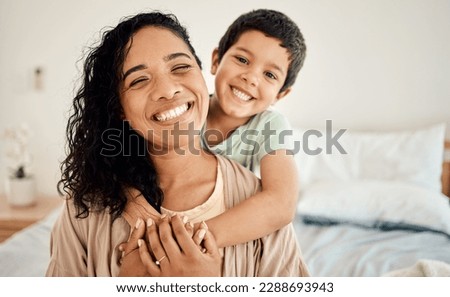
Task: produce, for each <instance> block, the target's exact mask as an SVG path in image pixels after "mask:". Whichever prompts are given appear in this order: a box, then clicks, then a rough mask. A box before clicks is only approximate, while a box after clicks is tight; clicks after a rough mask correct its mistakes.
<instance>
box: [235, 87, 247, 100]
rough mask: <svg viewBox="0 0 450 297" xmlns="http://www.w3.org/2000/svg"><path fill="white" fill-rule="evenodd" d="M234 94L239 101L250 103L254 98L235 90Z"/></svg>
mask: <svg viewBox="0 0 450 297" xmlns="http://www.w3.org/2000/svg"><path fill="white" fill-rule="evenodd" d="M233 94H234V95H236V97H238V98H239V99H241V100H243V101H248V100H250V99H252V96H250V95H247V94H245V93H244V92H241V91H239V90H238V89H235V88H233Z"/></svg>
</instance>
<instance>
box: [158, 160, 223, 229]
mask: <svg viewBox="0 0 450 297" xmlns="http://www.w3.org/2000/svg"><path fill="white" fill-rule="evenodd" d="M225 210H226V208H225V200H224V194H223V177H222V170H221V169H220V165H219V163H217V175H216V185H215V187H214V191H213V192H212V194H211V196H210V197H209V198H208V200H206V201H205V202H204V203H202V204H200V205H198V206H196V207H194V208H192V209H188V210H185V211H172V210H170V209H166V208H164V207H161V213H166V214H168V215H172V214H175V213H177V214H179V215H180V216H187V217H188V219H189V221H190V222H192V223H199V222H201V221H207V220H209V219H210V218H213V217H215V216H218V215H219V214H221V213H223V212H225Z"/></svg>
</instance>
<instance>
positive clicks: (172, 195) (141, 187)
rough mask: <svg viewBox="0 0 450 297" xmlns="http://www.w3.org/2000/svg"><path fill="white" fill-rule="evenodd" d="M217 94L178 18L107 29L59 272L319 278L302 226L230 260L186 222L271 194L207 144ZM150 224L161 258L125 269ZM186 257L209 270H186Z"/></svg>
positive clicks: (83, 106)
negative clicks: (206, 127) (301, 240)
mask: <svg viewBox="0 0 450 297" xmlns="http://www.w3.org/2000/svg"><path fill="white" fill-rule="evenodd" d="M208 98H209V96H208V91H207V88H206V84H205V81H204V79H203V76H202V73H201V66H200V61H199V59H198V58H197V56H196V54H195V51H194V49H193V48H192V46H191V45H190V43H189V38H188V35H187V32H186V31H185V29H184V28H183V27H182V26H181V25H180V24H179V23H178V21H177V19H176V18H175V17H174V16H173V15H166V14H162V13H158V12H154V13H147V14H139V15H136V16H134V17H132V18H129V19H127V20H125V21H123V22H121V23H120V24H119V25H118V26H117V27H116V28H114V29H112V30H110V31H109V32H107V33H106V34H105V35H104V36H103V40H102V43H101V44H100V45H99V46H98V47H97V48H95V49H94V50H93V51H92V52H91V53H90V55H89V56H88V57H87V60H86V62H85V67H84V81H83V85H82V86H81V88H80V90H79V92H78V93H77V96H76V97H75V99H74V104H73V107H74V114H73V115H72V116H71V118H70V119H69V124H68V127H67V135H68V145H69V155H68V157H67V158H66V160H65V161H64V163H63V178H62V180H61V182H60V186H62V187H63V189H64V191H66V193H67V194H68V196H69V197H70V199H69V200H68V201H67V203H66V208H65V209H64V211H63V213H62V214H61V216H60V218H59V220H58V221H57V223H56V225H55V227H54V230H53V232H52V258H51V262H50V265H49V268H48V271H47V275H55V276H59V275H92V276H94V275H98V276H116V275H127V274H129V273H131V274H134V275H141V274H144V273H149V275H152V276H160V275H217V274H220V275H223V276H300V275H305V274H307V272H306V267H305V266H304V264H303V261H302V259H301V254H300V250H299V249H298V246H297V244H296V240H295V236H294V232H293V229H292V226H291V225H290V226H288V227H286V228H283V229H281V230H280V231H278V232H275V233H273V234H270V235H268V236H266V237H264V238H261V239H258V240H255V241H252V242H249V243H246V244H242V245H236V246H232V247H226V248H224V249H223V250H221V256H219V253H218V250H217V247H216V246H215V243H214V239H213V238H212V236H211V234H210V233H209V232H208V231H207V230H205V231H204V232H203V233H202V234H201V235H204V236H205V239H206V243H205V248H206V252H205V253H203V252H202V251H201V249H199V248H197V247H196V245H195V243H194V241H193V240H192V239H191V238H190V235H191V234H192V230H190V228H191V227H190V225H189V224H186V225H185V226H186V228H181V227H182V226H183V222H185V220H184V221H182V220H181V217H183V218H185V217H188V218H189V219H190V220H191V221H193V222H199V221H201V220H205V219H207V218H209V217H212V216H215V215H217V214H219V213H220V212H223V211H224V210H225V209H227V208H230V207H233V205H235V204H237V203H238V202H240V201H241V200H242V199H245V198H246V197H250V196H251V195H253V194H254V193H256V192H257V191H259V189H260V184H259V180H258V179H257V178H256V177H255V176H254V175H253V174H252V173H250V172H249V171H247V170H246V169H244V168H243V167H241V166H240V165H238V164H236V163H234V162H231V161H229V160H227V159H224V158H223V157H216V156H213V155H211V154H209V153H207V152H205V151H204V150H203V149H202V148H201V146H200V137H199V132H200V128H201V127H202V125H203V124H204V122H205V119H206V115H207V112H208V100H209V99H208ZM163 198H164V199H163ZM160 213H166V214H170V216H171V217H172V219H170V220H169V216H164V215H163V218H162V220H160V219H159V217H160ZM176 213H178V214H179V215H177V216H173V215H174V214H176ZM149 219H150V220H149ZM143 221H147V225H148V226H149V234H150V237H151V239H153V240H150V244H151V245H150V246H151V251H152V257H153V259H152V260H153V261H155V262H153V261H151V262H152V263H151V264H149V263H148V261H145V260H146V259H147V260H148V258H145V252H144V251H143V249H144V248H143V247H142V245H141V249H140V250H141V253H142V254H143V255H144V257H143V259H144V263H145V265H144V264H143V263H142V262H140V261H137V262H136V263H137V264H138V265H134V264H133V265H129V264H127V263H131V261H134V260H136V257H137V253H132V254H130V255H127V256H125V257H124V264H123V267H122V269H123V270H126V273H123V271H122V272H120V269H121V267H120V264H119V259H120V254H121V251H120V250H119V244H120V243H121V242H124V241H126V240H127V238H128V236H129V234H130V232H131V231H132V230H137V229H140V228H142V222H143ZM157 224H159V225H160V226H159V238H158V237H154V236H153V237H152V234H153V235H155V234H156V232H155V230H156V225H157ZM131 226H133V227H131ZM134 227H135V228H134ZM172 229H173V230H174V231H176V232H175V235H174V236H172ZM159 239H160V240H159ZM280 255H283V256H282V257H280ZM130 259H131V260H130ZM133 259H134V260H133ZM186 262H189V263H197V264H198V265H195V266H197V268H196V269H199V270H195V269H193V270H192V271H185V270H183V269H181V270H180V267H181V266H182V265H181V263H186ZM198 267H201V268H198ZM220 267H221V268H220ZM133 269H135V270H133ZM202 269H203V270H202ZM219 270H220V271H219Z"/></svg>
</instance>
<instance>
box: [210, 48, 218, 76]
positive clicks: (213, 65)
mask: <svg viewBox="0 0 450 297" xmlns="http://www.w3.org/2000/svg"><path fill="white" fill-rule="evenodd" d="M218 67H219V49H218V48H217V47H216V48H215V49H214V50H213V52H212V57H211V74H212V75H216V73H217V68H218Z"/></svg>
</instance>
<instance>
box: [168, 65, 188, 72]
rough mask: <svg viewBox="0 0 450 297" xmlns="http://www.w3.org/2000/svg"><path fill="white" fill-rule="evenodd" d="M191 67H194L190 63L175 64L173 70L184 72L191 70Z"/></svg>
mask: <svg viewBox="0 0 450 297" xmlns="http://www.w3.org/2000/svg"><path fill="white" fill-rule="evenodd" d="M191 68H192V66H191V65H188V64H186V65H177V66H175V67H174V68H173V69H172V72H175V73H184V72H187V71H189V70H191Z"/></svg>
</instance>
